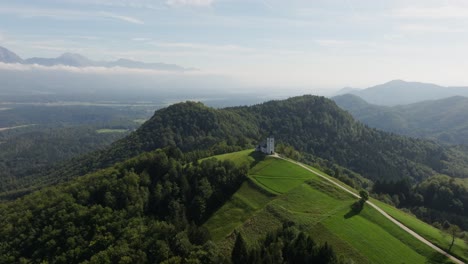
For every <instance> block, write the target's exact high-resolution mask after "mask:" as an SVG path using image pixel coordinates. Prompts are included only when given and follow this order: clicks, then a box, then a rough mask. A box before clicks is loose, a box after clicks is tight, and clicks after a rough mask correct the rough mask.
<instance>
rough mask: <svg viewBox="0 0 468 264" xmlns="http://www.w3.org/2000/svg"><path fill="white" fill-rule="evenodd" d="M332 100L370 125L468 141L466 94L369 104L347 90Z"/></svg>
mask: <svg viewBox="0 0 468 264" xmlns="http://www.w3.org/2000/svg"><path fill="white" fill-rule="evenodd" d="M333 100H334V101H335V102H336V103H337V104H338V106H340V107H341V108H343V109H345V110H347V111H349V112H350V113H351V114H352V115H353V116H354V117H355V118H356V119H357V120H359V121H361V122H363V123H365V124H367V125H369V126H370V127H375V128H378V129H382V130H385V131H389V132H393V133H398V134H402V135H407V136H412V137H423V138H429V139H436V140H439V141H441V142H445V143H449V144H464V145H467V144H468V117H467V115H466V113H467V112H468V98H466V97H461V96H455V97H450V98H445V99H439V100H433V101H425V102H420V103H414V104H409V105H400V106H393V107H387V106H379V105H373V104H369V103H367V102H366V101H364V100H363V99H361V98H359V97H357V96H355V95H351V94H347V95H342V96H337V97H334V98H333Z"/></svg>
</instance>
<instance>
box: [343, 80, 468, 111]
mask: <svg viewBox="0 0 468 264" xmlns="http://www.w3.org/2000/svg"><path fill="white" fill-rule="evenodd" d="M348 93H351V94H354V95H357V96H359V97H361V98H362V99H364V100H365V101H366V102H369V103H371V104H376V105H386V106H395V105H405V104H411V103H417V102H421V101H427V100H437V99H442V98H446V97H451V96H456V95H459V96H468V87H444V86H440V85H436V84H431V83H421V82H406V81H403V80H393V81H390V82H387V83H384V84H379V85H376V86H372V87H369V88H367V89H363V90H354V91H349V92H348Z"/></svg>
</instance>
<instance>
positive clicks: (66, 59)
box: [0, 46, 195, 72]
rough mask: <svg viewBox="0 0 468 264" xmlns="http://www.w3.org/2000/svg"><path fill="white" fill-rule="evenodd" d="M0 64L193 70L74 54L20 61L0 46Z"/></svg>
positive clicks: (12, 53) (173, 65)
mask: <svg viewBox="0 0 468 264" xmlns="http://www.w3.org/2000/svg"><path fill="white" fill-rule="evenodd" d="M0 62H3V63H19V64H37V65H42V66H56V65H64V66H72V67H106V68H112V67H124V68H132V69H151V70H161V71H176V72H182V71H191V70H195V69H193V68H184V67H182V66H179V65H176V64H167V63H146V62H140V61H134V60H129V59H118V60H116V61H94V60H91V59H88V58H86V57H85V56H82V55H80V54H76V53H64V54H62V55H60V56H59V57H57V58H40V57H33V58H28V59H22V58H21V57H19V56H18V55H16V54H15V53H14V52H12V51H10V50H8V49H6V48H4V47H1V46H0Z"/></svg>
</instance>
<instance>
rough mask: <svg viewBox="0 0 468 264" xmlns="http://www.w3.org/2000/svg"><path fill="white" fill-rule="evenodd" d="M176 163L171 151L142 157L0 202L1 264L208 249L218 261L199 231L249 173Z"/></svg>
mask: <svg viewBox="0 0 468 264" xmlns="http://www.w3.org/2000/svg"><path fill="white" fill-rule="evenodd" d="M182 158H183V157H182V154H181V153H180V152H178V151H176V150H171V149H168V150H166V151H162V150H157V151H155V152H151V153H145V154H142V155H141V156H139V157H136V158H133V159H130V160H128V161H126V162H124V163H121V164H117V165H116V166H114V167H112V168H109V169H106V170H103V171H99V172H97V173H94V174H91V175H88V176H86V177H80V178H78V179H76V180H75V181H72V182H70V183H67V184H64V185H59V186H56V187H49V188H45V189H43V190H41V191H38V192H35V193H34V194H32V195H28V196H26V197H25V198H24V199H19V200H16V201H14V202H9V203H3V204H0V223H1V224H0V256H1V257H0V263H14V262H21V261H22V262H27V261H32V262H35V263H38V262H42V261H49V262H53V263H77V262H82V261H91V262H92V263H116V260H121V261H123V262H122V263H127V262H125V258H122V257H123V256H127V257H128V260H129V261H130V260H132V261H133V262H134V261H137V262H139V263H142V262H151V263H154V262H162V261H164V260H168V259H171V258H176V259H181V258H184V259H185V258H187V259H191V258H201V257H202V256H204V255H206V254H208V253H206V251H208V252H209V254H214V256H212V257H213V258H215V257H218V256H217V254H216V252H211V251H210V250H214V249H212V247H214V246H213V245H212V244H210V243H207V241H208V239H209V235H208V233H207V232H206V231H205V230H203V229H201V228H198V226H199V224H200V223H202V222H203V221H204V220H205V219H206V217H207V216H209V214H210V213H211V212H213V210H214V209H216V208H217V207H219V206H220V205H221V204H223V203H224V201H225V200H226V199H228V198H229V197H230V195H231V194H232V193H233V192H234V191H236V190H237V188H238V187H239V186H240V184H241V183H242V181H243V180H244V179H245V177H246V174H247V171H248V168H247V167H245V166H244V167H236V166H235V165H234V164H233V163H232V162H229V161H224V162H220V161H217V160H214V159H209V160H205V161H203V162H201V163H195V164H185V163H183V162H182V161H181V159H182ZM192 254H193V255H192ZM205 257H206V258H209V256H205ZM210 262H211V263H217V261H215V260H212V261H210ZM170 263H173V262H170ZM175 263H177V262H175ZM204 263H205V262H204Z"/></svg>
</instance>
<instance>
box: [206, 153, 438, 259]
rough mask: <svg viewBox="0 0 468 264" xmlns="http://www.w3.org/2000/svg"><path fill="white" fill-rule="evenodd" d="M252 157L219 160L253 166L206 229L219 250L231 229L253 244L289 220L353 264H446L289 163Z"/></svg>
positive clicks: (347, 196) (231, 240) (380, 218)
mask: <svg viewBox="0 0 468 264" xmlns="http://www.w3.org/2000/svg"><path fill="white" fill-rule="evenodd" d="M251 154H252V152H251V150H249V151H243V152H237V153H233V154H229V155H221V156H218V158H221V159H226V158H229V159H231V158H232V159H233V160H234V161H235V162H236V163H239V162H240V163H241V162H249V163H250V164H251V165H252V168H251V171H250V173H251V174H250V175H249V177H250V179H251V181H249V182H247V183H244V185H242V187H241V188H240V190H239V191H238V192H237V193H236V194H234V196H233V197H232V199H231V200H230V201H229V202H228V203H226V204H225V205H224V206H223V207H222V208H221V209H219V210H218V211H217V212H216V213H215V214H214V215H213V216H212V217H211V218H210V219H209V220H208V221H207V222H206V224H205V226H206V227H207V228H208V229H209V230H210V232H211V235H212V237H213V239H214V240H215V241H216V242H217V243H218V244H219V245H220V246H221V248H222V250H224V251H226V252H229V250H230V249H231V248H232V246H233V243H234V237H235V236H234V235H233V231H234V230H238V231H239V232H242V233H243V234H244V235H245V236H244V237H245V238H246V240H247V242H248V243H249V244H253V243H255V241H257V240H258V239H260V238H262V237H264V236H265V234H266V233H267V232H269V231H272V230H275V229H277V228H278V227H279V226H281V223H283V222H285V221H292V222H294V223H296V224H297V225H299V226H300V227H301V228H302V229H303V230H305V231H307V232H309V233H310V234H312V235H313V237H314V239H316V241H317V242H320V243H325V242H327V243H329V244H331V245H333V247H334V248H335V249H336V250H337V252H338V254H339V255H343V256H345V257H346V258H351V259H352V260H353V261H354V262H355V263H445V262H444V261H445V260H444V259H443V258H440V256H439V255H437V254H436V253H435V251H433V250H432V249H431V248H429V247H428V246H426V245H425V244H423V243H422V242H419V241H418V240H417V239H415V238H413V237H412V236H411V235H409V234H408V233H406V232H404V231H403V230H402V229H400V228H399V227H397V226H396V225H394V224H393V223H391V222H390V221H389V220H387V219H386V218H385V217H384V216H382V215H381V214H380V213H378V212H377V211H376V210H374V209H373V208H371V207H369V206H365V207H364V209H363V210H362V211H361V212H360V213H359V214H356V213H354V212H353V211H351V209H350V206H351V204H352V203H354V202H355V201H356V198H354V197H353V196H352V195H350V194H348V193H346V192H344V191H343V190H341V189H339V188H338V187H336V186H335V185H333V184H331V183H330V182H328V181H326V180H324V179H323V178H321V177H318V176H317V175H315V174H314V173H312V172H310V171H308V170H306V169H304V168H302V167H300V166H298V165H295V164H292V163H290V162H288V161H284V160H279V159H276V158H272V157H266V158H260V159H258V158H254V157H252V156H251ZM319 173H321V174H324V173H322V172H319ZM333 180H335V179H333ZM255 184H257V185H258V186H255ZM348 189H350V190H352V191H355V190H353V189H352V188H350V187H348ZM263 190H267V191H269V192H270V193H272V194H275V195H272V194H270V195H268V194H267V193H266V192H265V191H263ZM379 205H380V204H379ZM395 210H396V209H395ZM396 211H398V210H396ZM398 212H399V211H398ZM408 217H411V216H408Z"/></svg>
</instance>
